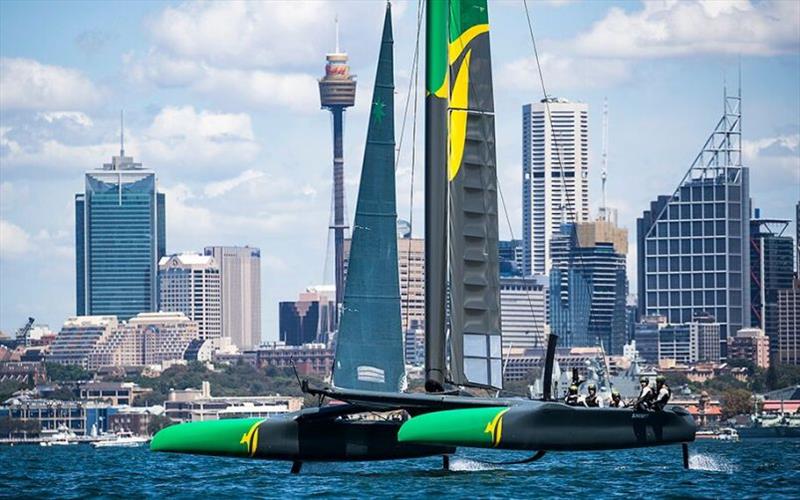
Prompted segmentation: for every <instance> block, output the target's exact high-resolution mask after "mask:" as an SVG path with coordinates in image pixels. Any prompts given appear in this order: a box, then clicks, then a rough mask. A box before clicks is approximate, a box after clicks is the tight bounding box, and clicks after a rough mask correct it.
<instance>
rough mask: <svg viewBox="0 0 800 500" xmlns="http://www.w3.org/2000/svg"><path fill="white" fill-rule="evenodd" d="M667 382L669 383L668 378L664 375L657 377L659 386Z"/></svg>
mask: <svg viewBox="0 0 800 500" xmlns="http://www.w3.org/2000/svg"><path fill="white" fill-rule="evenodd" d="M666 382H667V378H666V377H665V376H664V375H659V376H658V377H656V383H657V384H664V383H666Z"/></svg>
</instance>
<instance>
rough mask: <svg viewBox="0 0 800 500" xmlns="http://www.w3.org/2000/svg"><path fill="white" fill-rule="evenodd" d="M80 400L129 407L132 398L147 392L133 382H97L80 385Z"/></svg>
mask: <svg viewBox="0 0 800 500" xmlns="http://www.w3.org/2000/svg"><path fill="white" fill-rule="evenodd" d="M79 390H80V399H82V400H85V401H103V402H105V403H108V404H110V405H112V406H121V405H123V406H124V405H131V404H133V398H135V397H136V396H139V395H141V394H144V393H145V392H149V391H150V389H142V388H141V387H139V386H138V385H137V384H134V383H133V382H98V381H91V382H85V383H83V384H80V386H79Z"/></svg>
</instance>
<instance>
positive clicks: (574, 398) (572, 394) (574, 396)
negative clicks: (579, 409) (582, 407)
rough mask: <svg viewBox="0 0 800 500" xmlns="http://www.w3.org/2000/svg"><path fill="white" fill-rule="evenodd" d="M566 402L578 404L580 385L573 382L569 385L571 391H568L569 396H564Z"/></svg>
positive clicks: (571, 404) (573, 404) (572, 404)
mask: <svg viewBox="0 0 800 500" xmlns="http://www.w3.org/2000/svg"><path fill="white" fill-rule="evenodd" d="M564 402H565V403H567V404H568V405H570V406H578V386H577V385H575V384H573V385H571V386H569V391H568V392H567V397H565V398H564Z"/></svg>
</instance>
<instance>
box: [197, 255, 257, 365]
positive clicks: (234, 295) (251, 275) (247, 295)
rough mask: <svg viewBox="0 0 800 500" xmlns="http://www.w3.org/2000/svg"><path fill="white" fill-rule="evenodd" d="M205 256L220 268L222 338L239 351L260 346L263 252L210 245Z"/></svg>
mask: <svg viewBox="0 0 800 500" xmlns="http://www.w3.org/2000/svg"><path fill="white" fill-rule="evenodd" d="M203 253H204V254H205V255H210V256H212V257H214V260H215V261H216V262H217V265H218V266H219V272H220V273H219V275H220V283H221V288H222V336H223V337H230V338H231V342H233V345H235V346H237V347H238V348H240V349H250V348H254V347H257V346H258V345H259V344H260V343H261V250H260V249H258V248H253V247H248V246H244V247H237V246H210V247H206V248H205V250H204V252H203Z"/></svg>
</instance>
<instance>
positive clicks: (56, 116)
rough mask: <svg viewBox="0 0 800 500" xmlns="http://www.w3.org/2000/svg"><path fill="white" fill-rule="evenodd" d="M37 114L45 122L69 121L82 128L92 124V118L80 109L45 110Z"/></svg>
mask: <svg viewBox="0 0 800 500" xmlns="http://www.w3.org/2000/svg"><path fill="white" fill-rule="evenodd" d="M37 116H38V117H39V118H41V119H43V120H44V121H46V122H47V123H57V122H69V123H70V124H74V125H78V126H80V127H84V128H89V127H91V126H92V125H94V122H93V121H92V119H91V118H89V116H88V115H86V113H82V112H80V111H47V112H42V113H39V114H38V115H37Z"/></svg>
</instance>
